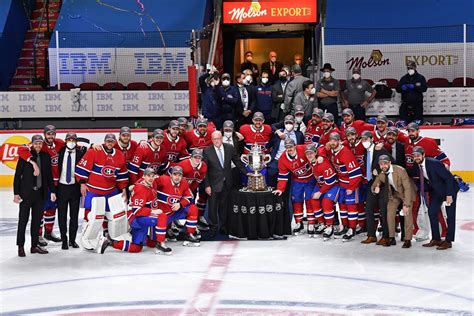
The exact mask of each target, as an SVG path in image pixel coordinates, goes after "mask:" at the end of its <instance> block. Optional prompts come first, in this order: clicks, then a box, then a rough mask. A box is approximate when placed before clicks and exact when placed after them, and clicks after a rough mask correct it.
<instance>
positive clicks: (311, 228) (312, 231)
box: [308, 224, 316, 238]
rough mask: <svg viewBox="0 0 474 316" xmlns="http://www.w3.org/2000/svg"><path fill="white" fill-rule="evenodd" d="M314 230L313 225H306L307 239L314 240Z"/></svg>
mask: <svg viewBox="0 0 474 316" xmlns="http://www.w3.org/2000/svg"><path fill="white" fill-rule="evenodd" d="M315 232H316V231H315V229H314V224H308V237H309V238H314V234H315Z"/></svg>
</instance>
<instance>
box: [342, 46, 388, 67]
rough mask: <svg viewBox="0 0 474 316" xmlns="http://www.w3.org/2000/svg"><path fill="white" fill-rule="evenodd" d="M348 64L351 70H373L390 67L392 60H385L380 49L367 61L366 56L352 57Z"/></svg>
mask: <svg viewBox="0 0 474 316" xmlns="http://www.w3.org/2000/svg"><path fill="white" fill-rule="evenodd" d="M346 64H349V70H352V69H353V68H361V69H363V68H373V67H380V66H386V65H390V59H389V58H386V59H383V54H382V52H381V51H380V50H378V49H374V50H373V51H372V53H371V54H370V57H369V58H368V59H367V60H366V59H365V56H361V57H351V58H350V59H349V60H347V61H346Z"/></svg>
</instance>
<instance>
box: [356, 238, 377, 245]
mask: <svg viewBox="0 0 474 316" xmlns="http://www.w3.org/2000/svg"><path fill="white" fill-rule="evenodd" d="M374 242H377V237H367V239H366V240H362V241H361V242H360V243H361V244H371V243H374Z"/></svg>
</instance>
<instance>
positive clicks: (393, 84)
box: [379, 79, 398, 89]
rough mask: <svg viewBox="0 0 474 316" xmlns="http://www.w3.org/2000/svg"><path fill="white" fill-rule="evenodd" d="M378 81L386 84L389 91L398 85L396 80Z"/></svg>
mask: <svg viewBox="0 0 474 316" xmlns="http://www.w3.org/2000/svg"><path fill="white" fill-rule="evenodd" d="M379 81H385V82H386V83H387V86H388V87H389V88H391V89H395V88H396V87H397V85H398V80H397V79H380V80H379Z"/></svg>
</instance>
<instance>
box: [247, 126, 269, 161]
mask: <svg viewBox="0 0 474 316" xmlns="http://www.w3.org/2000/svg"><path fill="white" fill-rule="evenodd" d="M239 132H240V134H242V136H244V143H245V147H244V153H245V154H247V153H248V152H249V151H250V150H251V149H252V146H253V145H254V144H255V143H256V144H257V145H258V146H260V147H261V148H262V150H263V151H265V153H268V151H269V148H268V143H269V142H270V139H271V137H272V128H271V126H270V125H268V124H263V126H262V128H261V130H259V131H258V130H257V129H256V128H255V126H254V125H253V124H252V125H251V124H245V125H242V126H241V127H240V131H239Z"/></svg>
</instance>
